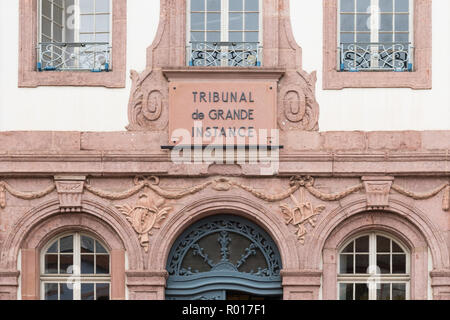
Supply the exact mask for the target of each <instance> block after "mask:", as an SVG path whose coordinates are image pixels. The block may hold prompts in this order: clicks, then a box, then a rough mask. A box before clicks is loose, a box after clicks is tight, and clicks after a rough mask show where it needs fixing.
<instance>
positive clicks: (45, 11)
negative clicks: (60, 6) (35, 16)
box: [42, 0, 52, 19]
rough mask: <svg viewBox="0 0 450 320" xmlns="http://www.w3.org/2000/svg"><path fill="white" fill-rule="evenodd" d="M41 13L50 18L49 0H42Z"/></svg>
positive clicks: (50, 5)
mask: <svg viewBox="0 0 450 320" xmlns="http://www.w3.org/2000/svg"><path fill="white" fill-rule="evenodd" d="M42 14H43V15H44V16H46V17H48V18H50V19H51V18H52V4H51V2H50V1H49V0H42Z"/></svg>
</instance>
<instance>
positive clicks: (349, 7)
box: [341, 0, 355, 12]
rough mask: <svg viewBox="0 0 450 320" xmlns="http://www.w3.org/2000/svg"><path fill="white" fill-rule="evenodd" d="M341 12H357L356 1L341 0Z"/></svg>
mask: <svg viewBox="0 0 450 320" xmlns="http://www.w3.org/2000/svg"><path fill="white" fill-rule="evenodd" d="M341 12H355V1H354V0H341Z"/></svg>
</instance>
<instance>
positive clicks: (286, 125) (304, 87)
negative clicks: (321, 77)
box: [278, 72, 319, 131]
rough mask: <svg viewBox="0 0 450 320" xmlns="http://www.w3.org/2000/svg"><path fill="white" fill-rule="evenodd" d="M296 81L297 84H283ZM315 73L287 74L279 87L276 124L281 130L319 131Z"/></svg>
mask: <svg viewBox="0 0 450 320" xmlns="http://www.w3.org/2000/svg"><path fill="white" fill-rule="evenodd" d="M292 79H296V81H298V83H296V84H289V83H283V82H289V81H292ZM316 82H317V76H316V72H312V73H311V74H308V73H306V72H295V73H287V74H286V76H285V78H284V79H283V80H282V83H281V84H280V87H282V88H283V89H282V90H281V92H280V97H281V98H280V99H281V101H280V102H279V105H280V108H281V109H280V110H279V112H278V123H279V126H280V128H281V129H282V130H305V131H317V130H318V129H319V104H318V103H317V100H316V97H315V86H316Z"/></svg>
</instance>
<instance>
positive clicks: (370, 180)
mask: <svg viewBox="0 0 450 320" xmlns="http://www.w3.org/2000/svg"><path fill="white" fill-rule="evenodd" d="M362 180H363V181H364V188H365V190H366V196H367V208H368V209H370V210H375V209H384V208H385V207H388V206H389V193H390V191H391V187H392V183H393V181H394V177H363V178H362Z"/></svg>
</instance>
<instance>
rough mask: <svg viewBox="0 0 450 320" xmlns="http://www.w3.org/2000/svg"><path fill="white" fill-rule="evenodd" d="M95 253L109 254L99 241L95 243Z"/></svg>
mask: <svg viewBox="0 0 450 320" xmlns="http://www.w3.org/2000/svg"><path fill="white" fill-rule="evenodd" d="M95 252H97V253H108V251H106V249H105V248H104V247H103V246H102V245H101V244H100V243H99V242H98V241H95Z"/></svg>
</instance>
